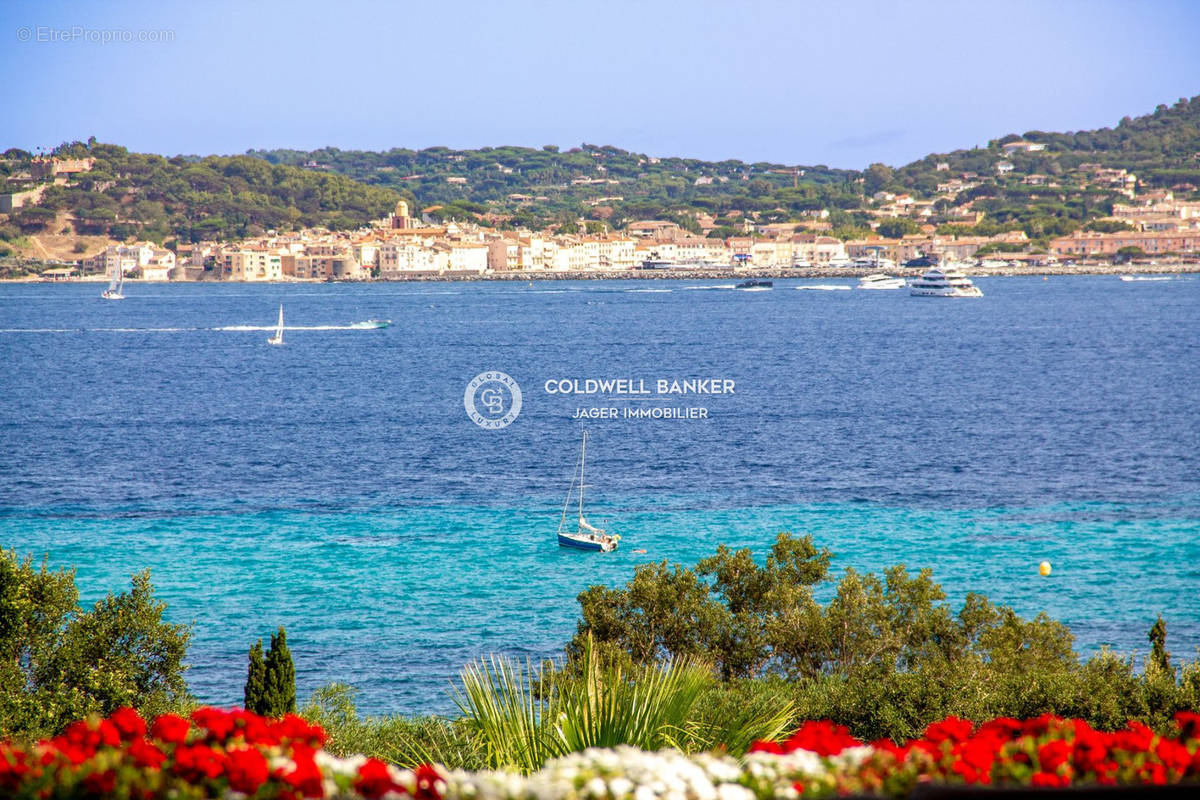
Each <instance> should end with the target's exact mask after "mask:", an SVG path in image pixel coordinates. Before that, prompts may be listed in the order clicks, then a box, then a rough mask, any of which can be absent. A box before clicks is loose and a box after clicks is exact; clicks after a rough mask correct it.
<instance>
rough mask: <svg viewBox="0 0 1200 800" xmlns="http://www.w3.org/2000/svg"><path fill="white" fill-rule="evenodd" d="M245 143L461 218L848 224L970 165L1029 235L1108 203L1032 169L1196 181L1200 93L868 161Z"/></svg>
mask: <svg viewBox="0 0 1200 800" xmlns="http://www.w3.org/2000/svg"><path fill="white" fill-rule="evenodd" d="M1022 139H1024V140H1026V141H1030V142H1036V143H1040V144H1044V145H1045V146H1046V149H1045V150H1043V151H1040V152H1033V153H1020V152H1017V153H1013V154H1005V152H1004V149H1003V146H1004V145H1005V144H1008V143H1010V142H1013V141H1020V140H1022ZM249 154H250V155H252V156H256V157H259V158H262V159H265V160H267V161H269V162H271V163H273V164H289V165H296V166H304V165H307V166H306V168H307V169H309V170H313V171H318V172H338V173H342V174H344V175H347V176H349V177H352V178H354V179H356V180H359V181H363V182H364V183H368V184H374V185H380V186H389V187H392V188H395V189H407V190H410V191H411V192H412V193H413V194H414V195H415V196H416V198H417V200H418V202H419V203H420V204H421V205H423V206H430V205H442V206H443V207H444V208H443V209H442V211H441V213H442V214H443V215H446V216H456V217H458V218H467V219H470V218H473V217H479V216H482V215H484V214H485V213H488V212H491V213H493V214H498V215H501V216H503V217H508V218H509V219H508V221H509V222H510V223H511V224H514V225H515V224H524V225H528V226H530V227H542V226H544V225H546V224H550V223H553V222H560V221H564V220H571V221H574V220H576V219H578V218H580V217H583V218H585V219H593V220H597V221H605V222H608V223H609V224H612V225H615V226H616V227H620V226H621V224H622V223H624V222H628V221H632V220H636V219H646V218H668V219H676V220H677V221H680V222H682V223H684V224H685V225H688V226H689V227H691V226H692V225H694V222H692V220H693V218H694V215H695V213H696V212H703V213H707V214H711V215H712V216H714V217H717V218H718V219H717V224H718V225H721V224H722V223H726V224H733V222H735V221H736V220H737V219H739V218H740V217H741V215H743V214H750V215H752V216H754V217H755V218H756V219H758V220H761V221H767V222H769V221H779V220H785V219H797V218H799V217H800V215H802V214H803V213H804V212H806V211H814V210H818V209H822V208H826V209H829V210H830V211H831V213H832V219H833V222H834V224H835V225H840V226H842V227H843V228H844V229H847V230H849V231H853V230H854V229H855V227H856V226H861V225H863V224H864V223H865V222H866V221H867V218H866V217H865V216H862V215H858V214H853V213H846V212H855V211H859V210H862V209H864V208H866V207H868V206H869V202H868V199H869V198H870V197H871V195H873V194H874V193H875V192H878V191H893V192H896V193H900V192H906V193H909V194H913V195H914V196H916V197H919V198H925V199H928V198H933V197H935V196H937V195H938V185H939V184H941V183H944V182H945V180H946V179H947V177H948V176H954V177H958V176H961V175H962V174H963V173H975V174H976V175H978V176H980V177H981V179H982V182H983V183H984V184H985V186H984V187H982V188H980V189H977V190H976V191H975V192H974V194H973V195H968V196H967V197H965V198H964V199H965V200H974V199H977V198H979V199H982V200H984V202H982V203H981V210H984V211H985V212H986V213H988V214H989V216H991V217H993V225H1000V226H1009V227H1012V226H1016V227H1028V228H1029V230H1028V231H1027V232H1028V233H1029V234H1030V235H1031V236H1043V235H1055V234H1058V233H1061V232H1064V231H1066V230H1068V229H1073V228H1077V227H1079V226H1080V225H1081V224H1083V223H1085V222H1086V221H1088V220H1090V219H1093V218H1095V217H1098V216H1103V215H1105V214H1106V213H1108V211H1109V210H1110V209H1111V205H1112V201H1113V199H1114V197H1115V196H1116V193H1115V192H1114V191H1113V190H1112V188H1111V187H1105V186H1099V185H1088V184H1087V181H1086V178H1085V179H1084V180H1083V181H1074V182H1073V183H1072V185H1071V186H1069V187H1067V188H1064V187H1063V186H1049V187H1044V186H1029V185H1026V184H1025V183H1024V182H1023V181H1024V179H1025V178H1026V177H1028V176H1030V175H1039V174H1041V175H1045V176H1047V178H1048V182H1050V183H1054V182H1055V179H1056V178H1060V177H1064V176H1071V175H1073V174H1074V173H1077V172H1078V171H1079V168H1080V165H1084V164H1089V163H1091V164H1098V165H1099V166H1101V167H1111V168H1125V169H1128V170H1130V171H1131V172H1134V173H1135V174H1136V175H1137V176H1138V179H1139V186H1140V187H1142V188H1156V187H1172V186H1177V185H1179V184H1181V183H1182V184H1192V185H1197V186H1200V157H1197V154H1200V97H1196V98H1192V99H1190V100H1188V99H1181V100H1179V102H1177V103H1176V104H1175V105H1174V106H1172V107H1167V106H1165V105H1162V106H1159V107H1158V108H1157V109H1156V110H1155V111H1154V112H1153V113H1152V114H1149V115H1147V116H1143V117H1137V118H1129V117H1126V118H1125V119H1123V120H1121V121H1120V122H1119V123H1118V124H1117V126H1116V127H1115V128H1111V129H1110V128H1101V129H1099V130H1093V131H1078V132H1074V133H1046V132H1042V131H1030V132H1028V133H1026V134H1025V135H1024V137H1021V136H1018V135H1016V134H1010V135H1008V136H1004V137H1002V138H999V139H995V140H993V141H991V142H989V143H988V145H987V146H986V147H976V148H972V149H969V150H956V151H954V152H952V153H934V154H931V155H929V156H926V157H925V158H922V159H919V160H917V161H914V162H913V163H911V164H908V165H905V166H903V167H898V168H893V167H888V166H886V165H883V164H872V165H870V166H869V167H867V168H866V169H865V170H863V171H861V172H860V171H855V170H836V169H829V168H827V167H824V166H816V167H793V166H790V165H785V164H770V163H755V164H747V163H744V162H741V161H735V160H729V161H720V162H706V161H699V160H696V159H685V158H662V159H658V158H652V157H650V156H647V155H643V154H638V153H631V152H627V151H625V150H621V149H619V148H616V147H611V146H597V145H590V144H584V145H581V146H580V147H577V148H572V149H571V150H568V151H566V152H559V150H558V148H557V147H553V146H547V147H544V148H542V149H540V150H536V149H531V148H526V147H495V148H488V147H485V148H481V149H478V150H451V149H448V148H445V147H431V148H428V149H425V150H407V149H403V148H396V149H392V150H388V151H386V152H368V151H359V150H339V149H337V148H325V149H322V150H314V151H311V152H303V151H298V150H252V151H250V153H249ZM1001 161H1007V162H1009V163H1011V164H1012V165H1013V171H1012V172H1011V173H1008V174H1007V175H1004V176H1000V175H998V174H997V171H996V166H997V164H998V163H999V162H1001ZM939 165H941V166H942V168H941V169H938V166H939ZM1180 191H1182V192H1184V193H1187V192H1188V191H1189V190H1188V189H1187V188H1186V187H1185V188H1184V189H1182V190H1180ZM988 200H991V201H992V202H990V203H989V202H988ZM1016 207H1019V210H1014V209H1015V208H1016ZM859 230H861V227H859Z"/></svg>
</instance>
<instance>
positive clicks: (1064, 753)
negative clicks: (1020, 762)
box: [1037, 739, 1071, 772]
mask: <svg viewBox="0 0 1200 800" xmlns="http://www.w3.org/2000/svg"><path fill="white" fill-rule="evenodd" d="M1037 756H1038V763H1039V764H1040V765H1041V767H1042V769H1043V770H1045V771H1046V772H1055V771H1057V770H1058V768H1059V767H1061V766H1062V765H1063V764H1066V763H1067V762H1068V761H1070V760H1071V745H1070V744H1068V743H1067V742H1066V741H1065V740H1063V739H1054V740H1053V741H1049V742H1046V743H1045V744H1044V745H1042V746H1041V747H1039V748H1038V751H1037Z"/></svg>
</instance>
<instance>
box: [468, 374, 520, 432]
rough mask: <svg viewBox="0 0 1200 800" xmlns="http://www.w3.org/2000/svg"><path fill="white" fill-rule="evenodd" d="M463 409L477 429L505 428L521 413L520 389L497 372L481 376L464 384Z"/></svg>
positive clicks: (507, 377) (515, 383)
mask: <svg viewBox="0 0 1200 800" xmlns="http://www.w3.org/2000/svg"><path fill="white" fill-rule="evenodd" d="M463 407H464V408H466V409H467V416H468V417H470V418H471V421H472V422H474V423H475V424H476V425H478V426H479V427H481V428H488V429H489V430H497V429H499V428H506V427H508V426H509V425H511V424H512V421H513V420H514V419H516V418H517V415H518V414H520V413H521V387H520V386H518V385H517V382H516V381H514V380H513V379H512V378H510V377H509V376H508V375H506V374H504V373H503V372H500V371H499V370H488V371H487V372H481V373H479V374H478V375H476V376H475V377H474V378H472V379H471V382H470V383H468V384H467V391H466V392H465V393H464V394H463Z"/></svg>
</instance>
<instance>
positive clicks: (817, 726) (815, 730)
mask: <svg viewBox="0 0 1200 800" xmlns="http://www.w3.org/2000/svg"><path fill="white" fill-rule="evenodd" d="M860 744H862V742H861V741H859V740H858V739H855V738H854V737H853V736H851V735H850V729H849V728H847V727H846V726H845V725H834V724H833V723H832V722H830V721H829V720H822V721H820V722H812V721H809V722H805V723H804V724H803V725H801V726H800V729H799V730H798V731H796V732H795V733H794V734H792V736H791V738H790V739H788V740H787V743H786V745H785V749H786V750H787V752H789V753H790V752H792V751H794V750H809V751H811V752H814V753H816V754H817V755H819V756H834V755H837V754H838V753H840V752H842V751H843V750H845V749H846V748H847V747H857V746H858V745H860Z"/></svg>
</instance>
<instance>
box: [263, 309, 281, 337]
mask: <svg viewBox="0 0 1200 800" xmlns="http://www.w3.org/2000/svg"><path fill="white" fill-rule="evenodd" d="M267 343H268V344H283V303H280V304H279V324H278V325H276V326H275V335H274V336H272V337H271V338H270V339H267Z"/></svg>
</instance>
